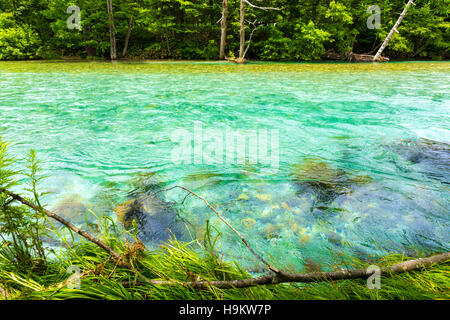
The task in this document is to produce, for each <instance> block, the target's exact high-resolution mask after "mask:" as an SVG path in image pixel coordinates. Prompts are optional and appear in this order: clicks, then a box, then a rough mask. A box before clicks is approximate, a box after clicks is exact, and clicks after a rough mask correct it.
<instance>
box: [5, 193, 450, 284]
mask: <svg viewBox="0 0 450 320" xmlns="http://www.w3.org/2000/svg"><path fill="white" fill-rule="evenodd" d="M174 188H180V189H182V190H184V191H186V192H188V195H190V194H191V195H193V196H195V197H197V198H199V199H200V200H202V201H203V202H204V203H205V204H206V205H207V206H208V207H209V208H210V209H211V210H212V211H213V212H214V213H215V214H216V215H217V216H218V217H219V218H220V219H221V220H222V221H223V222H224V223H225V224H226V225H227V226H228V227H230V228H231V229H232V230H233V232H235V233H236V234H237V235H238V236H239V237H240V239H241V240H242V242H244V244H245V245H246V246H247V247H248V249H249V250H250V251H251V252H252V254H253V255H255V256H256V257H257V258H258V260H259V261H261V262H262V263H264V264H265V265H266V266H267V267H268V269H269V270H270V271H271V274H269V275H264V276H261V277H255V278H248V279H240V280H224V281H178V280H155V279H147V278H146V277H145V276H143V275H142V274H141V273H140V272H139V271H138V270H136V269H135V268H134V267H133V266H132V265H131V264H130V263H128V262H127V261H126V258H125V257H124V256H122V255H120V254H119V253H117V252H116V251H114V250H113V249H112V248H111V247H109V246H108V245H107V244H105V243H104V242H103V241H101V240H99V239H97V238H95V237H94V236H92V235H90V234H89V233H87V232H85V231H83V230H81V229H79V228H77V227H76V226H74V225H73V224H72V223H71V222H69V221H67V220H65V219H64V218H62V217H60V216H59V215H57V214H56V213H54V212H51V211H49V210H47V209H45V208H42V207H39V206H37V205H35V204H34V203H32V202H31V201H28V200H26V199H25V198H23V197H21V196H20V195H17V194H15V193H13V192H10V191H8V190H6V189H3V188H0V193H4V194H6V195H8V196H9V197H11V198H12V199H14V200H17V201H19V202H20V203H22V204H24V205H26V206H28V207H30V208H31V209H33V210H35V211H38V212H42V213H44V214H45V215H46V216H48V217H50V218H52V219H55V220H56V221H58V222H60V223H62V224H63V225H65V226H66V227H68V228H69V229H71V230H72V231H74V232H76V233H77V234H79V235H80V236H82V237H84V238H85V239H86V240H88V241H90V242H92V243H94V244H96V245H97V246H99V247H100V248H102V249H103V250H105V251H106V252H108V253H109V254H110V255H111V256H112V258H113V259H114V260H115V261H116V262H117V263H118V264H119V265H121V266H123V267H126V268H127V269H129V270H130V271H132V272H133V273H135V274H136V276H137V277H138V278H139V280H136V281H133V282H129V281H123V282H122V284H123V285H124V286H129V285H140V284H152V285H164V286H173V285H182V286H185V287H188V288H193V289H208V288H210V287H216V288H221V289H232V288H247V287H253V286H258V285H267V284H278V283H287V282H303V283H309V282H321V281H330V280H344V279H357V278H367V277H369V276H371V275H372V274H373V273H372V272H370V271H369V270H367V269H354V270H339V271H332V272H312V273H291V272H285V271H282V270H279V269H277V268H274V267H272V266H271V265H270V264H269V263H267V262H266V261H265V260H264V259H263V258H262V257H261V256H259V255H258V254H257V253H256V252H255V251H254V250H253V249H252V248H251V246H250V244H249V243H248V242H247V241H246V240H245V239H244V238H243V237H242V235H241V234H240V233H239V232H238V231H237V230H236V229H235V228H234V227H233V226H231V224H230V223H229V222H228V221H226V220H225V219H224V218H223V217H222V216H221V215H220V214H219V213H218V211H217V210H216V209H215V208H214V207H213V206H212V205H211V204H210V203H209V202H208V201H207V200H206V199H204V198H203V197H201V196H200V195H198V194H196V193H195V192H193V191H191V190H189V189H187V188H185V187H182V186H174V187H172V188H169V189H165V190H161V191H168V190H171V189H174ZM449 260H450V252H446V253H442V254H438V255H434V256H431V257H428V258H420V259H415V260H408V261H404V262H401V263H397V264H394V265H392V266H389V267H383V268H380V275H383V276H389V275H395V274H401V273H404V272H408V271H414V270H420V269H423V268H429V267H430V266H432V265H434V264H438V263H444V262H447V261H449Z"/></svg>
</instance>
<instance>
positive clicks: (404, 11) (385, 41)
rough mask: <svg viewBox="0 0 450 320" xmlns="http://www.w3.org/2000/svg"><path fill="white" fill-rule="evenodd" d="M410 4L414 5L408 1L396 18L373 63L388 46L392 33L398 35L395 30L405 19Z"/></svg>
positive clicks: (411, 0)
mask: <svg viewBox="0 0 450 320" xmlns="http://www.w3.org/2000/svg"><path fill="white" fill-rule="evenodd" d="M411 4H414V2H413V0H409V1H408V3H407V4H406V6H405V8H404V9H403V12H402V13H401V14H400V17H398V20H397V22H396V23H395V24H394V26H393V27H392V29H391V32H389V34H388V35H387V37H386V39H384V42H383V44H382V45H381V47H380V49H378V52H377V53H376V54H375V56H374V57H373V61H378V58H379V57H380V56H381V54H382V53H383V50H384V48H386V46H387V45H388V43H389V41H390V40H391V38H392V36H393V35H394V32H397V33H398V30H397V28H398V26H399V25H400V23H401V22H402V20H403V18H404V17H405V15H406V12H407V11H408V9H409V7H410V6H411Z"/></svg>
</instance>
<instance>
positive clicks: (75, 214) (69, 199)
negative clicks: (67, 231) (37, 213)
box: [53, 194, 88, 223]
mask: <svg viewBox="0 0 450 320" xmlns="http://www.w3.org/2000/svg"><path fill="white" fill-rule="evenodd" d="M84 201H85V199H84V198H82V197H81V196H80V195H78V194H74V195H70V196H66V197H65V198H63V199H62V200H59V201H58V202H57V203H56V205H55V207H54V208H53V211H55V213H57V214H59V215H61V216H62V217H64V218H67V219H68V220H70V221H72V222H76V223H79V222H81V221H84V217H85V214H86V211H87V210H88V207H87V204H86V203H85V202H84Z"/></svg>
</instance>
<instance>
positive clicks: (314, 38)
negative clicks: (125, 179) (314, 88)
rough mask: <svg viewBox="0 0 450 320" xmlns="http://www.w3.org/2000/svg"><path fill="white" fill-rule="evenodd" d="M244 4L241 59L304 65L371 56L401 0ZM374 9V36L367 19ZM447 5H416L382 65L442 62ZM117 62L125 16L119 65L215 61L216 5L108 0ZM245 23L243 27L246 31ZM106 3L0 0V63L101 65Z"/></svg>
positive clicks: (234, 0)
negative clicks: (68, 60) (74, 10)
mask: <svg viewBox="0 0 450 320" xmlns="http://www.w3.org/2000/svg"><path fill="white" fill-rule="evenodd" d="M73 4H75V5H78V6H79V7H80V8H81V30H77V29H73V30H69V29H68V28H67V25H66V20H67V19H68V18H69V16H70V13H67V12H66V10H67V7H68V6H69V5H73ZM255 4H257V5H258V6H270V7H277V8H280V9H281V10H279V11H276V10H260V9H257V8H252V7H250V6H248V5H247V8H246V20H247V21H248V24H247V25H246V32H247V40H248V38H249V34H250V33H251V32H252V31H253V30H254V29H255V28H256V30H254V34H253V37H252V42H251V47H250V50H249V52H248V55H247V57H248V58H251V59H258V60H281V61H295V60H313V59H319V58H321V56H322V55H323V54H324V53H325V51H327V50H333V51H335V52H338V53H342V54H344V53H347V52H349V51H351V50H352V51H353V52H357V53H370V52H372V53H373V52H374V51H375V50H376V48H377V47H378V46H379V45H380V44H381V42H382V41H383V39H384V38H385V37H386V35H387V33H388V32H389V31H390V29H391V28H392V26H393V24H394V23H395V22H396V20H397V18H398V16H399V14H400V12H401V11H402V10H403V7H404V5H405V1H404V0H381V1H377V2H376V3H374V2H373V1H369V0H305V1H296V0H295V1H294V0H263V1H262V2H260V1H258V2H256V3H255ZM374 4H376V5H378V6H379V8H380V9H381V28H380V29H369V28H368V27H367V20H368V19H369V18H370V16H371V15H372V14H373V13H374V12H373V11H370V10H369V12H368V8H369V7H370V6H371V5H374ZM228 8H229V14H228V22H229V23H228V29H227V32H228V36H227V47H226V52H227V54H228V55H230V56H232V55H236V56H237V55H238V50H239V1H238V0H229V4H228ZM449 8H450V6H449V0H418V1H416V5H415V6H412V7H411V8H410V9H409V11H408V13H407V15H406V17H405V19H404V20H403V22H402V24H401V26H400V28H399V33H395V34H394V37H393V38H392V40H391V42H390V43H389V46H388V47H387V49H386V51H385V54H386V55H387V56H389V57H391V58H421V59H425V58H433V59H442V58H448V52H449V44H450V34H449V27H450V23H449V22H448V14H449V11H450V9H449ZM113 9H114V24H115V33H116V38H117V47H118V53H119V56H120V54H121V53H122V48H123V47H124V43H125V38H126V34H127V30H128V26H129V21H130V18H131V17H133V23H132V28H131V35H130V41H129V48H128V51H127V54H126V56H127V57H128V58H145V59H166V58H170V59H217V58H218V55H219V41H220V23H218V20H219V19H220V17H221V14H222V1H220V0H217V1H212V0H191V1H186V0H121V1H118V0H113ZM250 22H251V23H250ZM109 41H110V39H109V24H108V14H107V9H106V1H105V0H78V1H73V0H0V59H3V60H13V59H30V58H46V59H48V58H58V57H62V56H75V57H82V58H84V57H87V56H90V57H101V58H106V57H108V55H109V47H110V42H109Z"/></svg>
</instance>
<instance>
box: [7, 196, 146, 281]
mask: <svg viewBox="0 0 450 320" xmlns="http://www.w3.org/2000/svg"><path fill="white" fill-rule="evenodd" d="M0 192H2V193H4V194H6V195H8V196H10V197H11V198H12V199H14V200H17V201H19V202H21V203H22V204H24V205H26V206H27V207H30V208H31V209H33V210H35V211H37V212H42V213H44V214H45V215H46V216H48V217H50V218H52V219H55V220H56V221H58V222H60V223H62V224H63V225H65V226H66V227H68V228H69V229H70V230H72V231H74V232H75V233H77V234H79V235H80V236H82V237H83V238H85V239H86V240H88V241H90V242H92V243H94V244H96V245H97V246H99V247H100V248H102V249H103V250H105V251H106V252H108V253H109V254H110V255H111V256H112V257H113V258H114V260H116V261H117V263H118V264H119V265H120V266H122V267H125V268H127V269H129V270H130V271H132V272H134V273H135V274H136V275H137V276H138V277H139V278H140V279H142V280H143V281H145V282H148V281H149V280H148V279H147V278H145V277H144V276H143V275H142V274H141V273H140V272H139V271H137V270H136V269H135V268H134V267H133V266H132V265H131V264H129V263H128V262H127V261H126V259H125V258H124V257H123V256H122V255H120V254H119V253H117V252H116V251H114V250H113V249H112V248H111V247H110V246H108V245H107V244H106V243H104V242H103V241H101V240H99V239H97V238H95V237H94V236H92V235H91V234H89V233H87V232H86V231H83V230H81V229H80V228H78V227H76V226H75V225H73V224H72V223H71V222H70V221H67V220H66V219H64V218H63V217H61V216H59V215H57V214H56V213H54V212H51V211H49V210H47V209H45V208H42V207H39V206H37V205H35V204H34V203H32V202H31V201H28V200H27V199H24V198H23V197H21V196H19V195H18V194H15V193H13V192H11V191H8V190H6V189H3V188H0Z"/></svg>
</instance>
